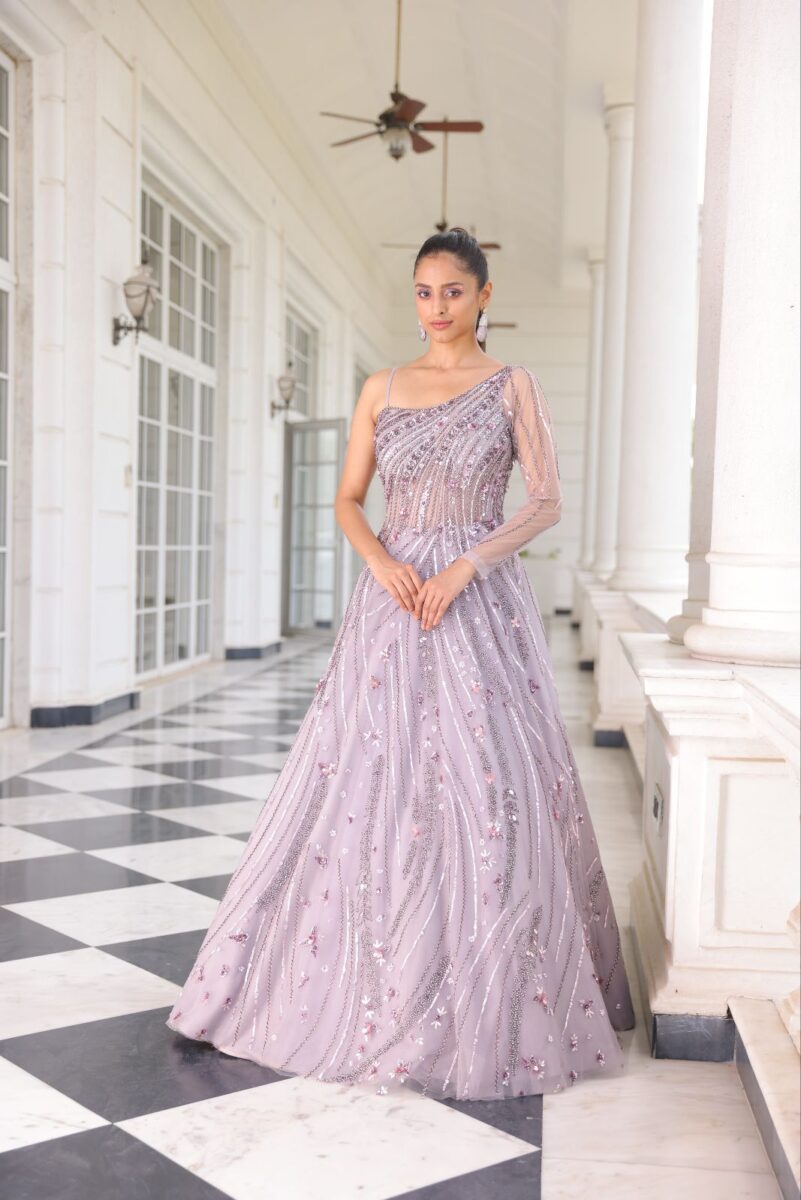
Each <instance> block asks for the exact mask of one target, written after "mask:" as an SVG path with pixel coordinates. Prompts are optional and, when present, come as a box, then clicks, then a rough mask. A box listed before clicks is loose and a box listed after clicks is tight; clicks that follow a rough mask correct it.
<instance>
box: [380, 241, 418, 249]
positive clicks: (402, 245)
mask: <svg viewBox="0 0 801 1200" xmlns="http://www.w3.org/2000/svg"><path fill="white" fill-rule="evenodd" d="M381 245H382V246H385V247H386V248H387V250H419V249H420V247H419V246H413V245H412V244H411V242H382V243H381Z"/></svg>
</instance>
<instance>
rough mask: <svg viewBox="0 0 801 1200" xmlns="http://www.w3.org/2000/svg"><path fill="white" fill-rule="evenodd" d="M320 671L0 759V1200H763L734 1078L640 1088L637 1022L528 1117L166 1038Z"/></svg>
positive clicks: (22, 739) (130, 718)
mask: <svg viewBox="0 0 801 1200" xmlns="http://www.w3.org/2000/svg"><path fill="white" fill-rule="evenodd" d="M571 639H572V635H571V634H570V632H569V630H568V628H567V622H566V621H557V622H555V623H554V631H553V639H552V643H553V652H554V659H555V662H556V664H557V669H558V671H559V684H560V694H561V697H562V703H563V708H564V712H565V717H566V719H567V721H568V724H569V728H570V731H571V736H572V738H573V743H574V746H575V749H576V755H577V758H578V760H579V767H580V769H581V771H582V775H583V777H584V781H585V785H586V787H587V792H588V797H589V799H590V803H591V805H593V816H594V821H595V824H596V828H597V830H598V834H599V839H600V841H601V846H602V852H603V854H604V861H605V865H606V868H607V873H608V875H609V877H610V880H611V881H612V884H613V887H614V898H615V903H616V907H617V912H618V918H619V920H620V923H621V926H624V925H627V920H628V890H627V889H628V882H629V880H630V879H631V877H632V875H633V873H634V872H635V871H636V870H637V863H638V858H639V853H640V837H639V827H640V819H639V799H638V796H637V789H636V786H635V783H634V777H633V773H632V771H631V767H630V763H629V761H628V757H627V752H625V751H616V750H596V749H594V748H593V747H592V746H591V744H590V739H589V736H588V725H587V717H588V712H589V700H590V692H589V688H590V682H589V680H588V679H587V677H586V676H584V675H582V674H580V673H579V672H578V671H577V669H576V667H575V652H574V649H573V647H572V641H571ZM329 654H330V643H328V642H322V643H321V642H319V641H315V640H314V639H309V640H306V641H298V642H293V643H289V650H288V652H287V653H286V654H283V655H281V656H280V657H279V658H278V659H276V661H275V662H273V663H270V664H268V665H265V664H264V663H252V662H251V663H241V662H240V663H225V664H216V665H215V666H213V667H210V668H209V669H208V670H206V671H196V672H193V673H192V674H191V675H190V676H187V677H185V678H184V679H183V680H180V681H177V682H175V683H173V684H169V685H164V686H161V687H157V688H152V689H147V690H146V691H145V693H144V694H143V702H142V707H141V709H140V710H139V711H138V712H136V713H128V714H125V715H124V716H120V717H116V718H112V719H111V720H109V721H107V722H105V723H104V724H103V726H102V727H95V728H93V729H92V728H86V727H84V728H82V729H80V730H76V729H72V730H62V731H50V732H45V731H21V732H20V731H11V732H9V734H7V735H0V778H2V779H3V782H2V783H0V1097H1V1098H2V1100H1V1101H0V1194H2V1196H3V1200H145V1198H147V1200H162V1198H164V1200H167V1198H169V1200H212V1198H213V1197H216V1198H221V1200H224V1198H226V1197H227V1198H230V1200H257V1198H258V1200H273V1197H275V1198H276V1200H278V1198H280V1200H356V1198H357V1197H358V1200H390V1198H392V1197H396V1196H404V1197H406V1198H407V1200H423V1198H425V1200H457V1198H458V1200H523V1198H525V1200H537V1198H538V1197H540V1196H544V1197H545V1198H546V1200H559V1198H562V1197H575V1198H577V1200H578V1198H583V1197H585V1196H587V1195H590V1194H595V1193H596V1191H597V1192H598V1193H600V1192H601V1191H602V1190H603V1191H604V1192H605V1193H606V1194H607V1195H609V1196H610V1197H614V1198H615V1200H618V1198H623V1197H640V1196H643V1195H646V1194H647V1195H648V1196H649V1198H650V1200H660V1198H661V1197H668V1196H670V1197H674V1196H678V1195H681V1196H682V1197H687V1198H688V1200H692V1198H693V1197H702V1196H703V1198H704V1200H717V1198H718V1197H720V1198H721V1200H722V1197H724V1196H725V1197H727V1200H733V1198H752V1197H753V1198H754V1200H763V1198H766V1200H767V1198H770V1200H775V1198H776V1197H777V1196H778V1194H779V1193H778V1190H777V1187H776V1183H775V1180H774V1178H773V1176H772V1174H771V1172H770V1166H769V1164H768V1161H767V1157H766V1156H765V1154H764V1150H763V1148H762V1145H761V1142H760V1141H759V1137H758V1134H757V1132H756V1127H755V1126H754V1123H753V1120H752V1117H751V1113H750V1110H749V1108H748V1105H747V1103H746V1101H745V1097H744V1095H743V1093H742V1089H741V1087H740V1085H739V1081H738V1079H737V1076H736V1072H735V1070H734V1067H733V1065H732V1064H707V1063H671V1062H664V1061H662V1062H655V1061H654V1060H652V1059H650V1058H649V1055H648V1047H647V1040H646V1037H645V1030H644V1027H643V1022H642V1020H641V1019H640V1021H639V1025H638V1028H637V1029H635V1030H633V1031H630V1032H628V1033H626V1034H623V1035H622V1038H623V1043H624V1046H625V1047H626V1052H627V1061H628V1064H629V1068H630V1070H629V1073H628V1074H627V1075H626V1076H624V1077H620V1078H618V1079H614V1080H601V1079H599V1080H598V1081H589V1080H587V1081H585V1082H584V1083H583V1084H582V1085H581V1087H580V1088H579V1087H577V1088H575V1089H571V1091H570V1092H569V1093H560V1094H557V1095H554V1096H548V1097H545V1099H544V1101H543V1098H542V1097H525V1098H514V1099H509V1100H506V1101H502V1102H498V1103H485V1104H482V1103H477V1102H474V1103H460V1102H458V1101H437V1100H433V1099H429V1098H427V1097H421V1096H420V1095H419V1094H417V1093H414V1092H409V1093H407V1094H405V1095H404V1096H402V1097H401V1098H400V1099H399V1100H396V1101H394V1102H393V1104H392V1105H391V1106H387V1105H380V1104H377V1103H376V1101H375V1096H374V1095H373V1092H372V1090H371V1089H365V1090H364V1091H363V1092H361V1091H360V1090H359V1089H355V1088H354V1089H351V1088H342V1089H340V1088H338V1087H336V1086H334V1085H332V1084H324V1083H320V1082H317V1081H314V1080H304V1079H300V1078H284V1077H278V1076H275V1075H274V1074H273V1073H272V1072H271V1071H269V1070H267V1069H265V1068H261V1067H259V1066H257V1065H256V1064H254V1063H250V1062H247V1061H245V1060H241V1059H233V1058H229V1057H226V1056H224V1055H221V1054H220V1053H219V1052H218V1051H216V1050H214V1049H213V1048H211V1047H209V1046H204V1045H203V1044H201V1043H197V1042H190V1041H187V1040H186V1039H184V1038H181V1037H179V1036H178V1035H176V1034H174V1033H172V1031H170V1030H169V1029H167V1027H166V1025H165V1023H164V1022H165V1018H166V1016H167V1013H168V1012H169V1009H170V1008H171V1006H172V1004H173V1002H174V999H175V997H176V995H177V991H178V988H179V987H180V985H181V984H182V983H183V981H184V979H185V978H186V975H187V974H188V972H189V969H190V967H191V965H192V963H193V961H194V957H195V955H196V953H197V949H198V947H199V945H200V942H201V940H202V937H203V934H204V932H205V930H206V928H207V926H208V924H209V922H210V920H211V918H212V916H213V914H214V912H215V909H216V906H217V901H218V900H219V898H220V897H221V896H222V893H223V891H224V889H225V885H226V882H227V880H228V877H229V875H230V873H231V871H232V870H233V868H234V866H235V865H236V863H237V861H238V858H239V856H240V854H241V851H242V843H243V842H244V841H245V840H246V839H247V837H248V834H249V832H250V830H251V828H252V826H253V824H254V822H255V820H256V816H257V814H258V812H259V811H260V809H261V807H262V805H263V803H264V800H265V798H266V796H267V794H268V793H269V790H270V788H271V786H272V782H273V781H274V779H275V776H276V774H277V773H278V771H279V770H280V767H281V764H282V763H283V761H284V759H285V756H286V753H287V750H288V748H289V746H290V745H291V742H292V738H293V735H294V733H295V730H296V729H297V726H298V724H299V723H300V721H301V719H302V717H303V715H304V713H305V712H306V709H307V707H308V704H309V703H310V701H311V696H312V693H313V689H314V684H315V682H316V681H317V679H318V678H319V677H320V675H321V674H322V673H323V671H324V669H325V666H326V663H327V661H328V657H329ZM625 948H626V951H627V955H626V957H627V966H628V968H629V974H630V978H631V980H632V986H633V988H635V985H636V980H635V974H636V973H635V969H634V963H633V961H632V960H631V953H630V942H629V941H628V940H627V942H626V947H625ZM639 1012H641V1009H640V1010H639ZM543 1114H544V1128H543Z"/></svg>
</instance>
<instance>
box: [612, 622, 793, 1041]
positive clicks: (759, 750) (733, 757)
mask: <svg viewBox="0 0 801 1200" xmlns="http://www.w3.org/2000/svg"><path fill="white" fill-rule="evenodd" d="M621 644H622V646H623V649H624V652H625V654H626V657H627V658H628V661H629V663H630V665H631V667H632V669H633V670H634V671H635V673H636V674H637V676H638V678H639V679H640V681H641V683H642V686H643V690H644V695H645V698H646V702H647V709H646V730H645V736H646V747H645V769H644V784H643V799H644V803H643V846H644V857H643V867H642V870H641V872H640V874H639V875H638V876H637V878H636V879H635V880H634V881H633V882H632V884H631V888H630V895H631V925H632V929H633V931H634V936H635V946H636V952H637V968H638V972H639V973H640V976H641V983H642V989H641V990H642V996H643V1004H644V1006H645V1008H646V1012H647V1014H648V1024H649V1028H650V1029H651V1032H652V1047H653V1050H654V1053H655V1054H657V1055H658V1056H667V1057H674V1056H680V1057H705V1058H706V1057H709V1058H712V1059H714V1060H716V1061H719V1056H720V1055H724V1056H726V1057H731V1054H732V1053H733V1042H732V1027H731V1024H730V1023H729V1024H727V1022H728V1021H729V1019H730V1001H731V1000H732V998H733V997H749V998H751V999H753V1000H766V1001H770V1002H772V1003H773V1002H775V1001H777V1000H778V999H779V998H781V997H785V996H787V994H788V993H789V992H791V990H792V988H793V987H794V986H795V985H796V983H797V976H798V962H797V960H798V953H797V949H796V947H795V944H794V937H793V934H792V929H791V928H790V927H789V926H788V921H787V913H788V912H789V911H790V910H791V909H792V907H793V905H794V903H795V902H796V900H797V897H798V892H799V886H800V881H799V866H798V858H797V854H796V852H795V849H796V845H797V835H798V818H799V802H798V794H797V788H796V780H795V778H794V772H793V769H792V767H791V766H790V764H789V761H788V758H787V755H786V754H785V753H784V752H783V747H785V746H787V747H789V746H790V744H791V738H790V737H789V736H788V729H789V727H790V725H794V728H795V730H796V733H797V730H798V710H797V705H795V700H794V694H793V695H791V692H792V689H791V688H790V686H789V681H788V677H787V674H786V673H785V672H784V671H783V670H781V671H776V672H770V673H768V672H764V671H762V672H758V673H757V672H755V671H753V669H750V668H742V670H741V671H738V669H737V668H735V667H732V666H728V665H726V664H724V663H717V664H706V663H702V662H699V661H698V660H697V659H694V658H692V657H691V656H690V655H689V654H688V653H687V652H686V651H684V650H683V649H682V648H681V647H678V646H674V645H672V644H671V643H670V642H669V641H668V639H667V637H658V636H656V637H655V636H654V635H648V634H643V633H640V634H634V633H624V634H623V635H622V636H621ZM776 675H778V676H779V677H780V686H779V687H778V689H777V688H776V686H775V685H776V680H775V678H774V677H775V676H776ZM794 705H795V707H794ZM774 738H775V740H774ZM769 739H770V740H769ZM790 925H792V922H790ZM774 1007H775V1004H774ZM706 1040H708V1041H709V1042H710V1046H709V1049H708V1051H707V1050H704V1049H703V1043H704V1041H706ZM788 1043H789V1045H790V1046H792V1041H791V1039H790V1037H789V1036H788Z"/></svg>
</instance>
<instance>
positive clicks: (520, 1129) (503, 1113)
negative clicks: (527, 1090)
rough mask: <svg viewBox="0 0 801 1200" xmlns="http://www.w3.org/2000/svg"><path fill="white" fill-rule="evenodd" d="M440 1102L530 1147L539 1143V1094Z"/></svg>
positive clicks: (540, 1122) (540, 1114)
mask: <svg viewBox="0 0 801 1200" xmlns="http://www.w3.org/2000/svg"><path fill="white" fill-rule="evenodd" d="M439 1103H440V1104H445V1105H447V1107H448V1108H454V1109H456V1111H457V1112H461V1113H464V1114H465V1116H467V1117H473V1118H474V1119H475V1120H477V1121H483V1122H484V1123H485V1124H486V1125H491V1126H492V1127H493V1129H501V1130H503V1132H504V1133H511V1134H512V1135H513V1136H514V1137H516V1138H520V1139H521V1140H522V1141H524V1142H530V1143H531V1144H532V1146H537V1147H539V1146H541V1145H542V1096H509V1097H507V1098H506V1099H504V1100H440V1101H439Z"/></svg>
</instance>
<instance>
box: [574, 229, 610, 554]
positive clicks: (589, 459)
mask: <svg viewBox="0 0 801 1200" xmlns="http://www.w3.org/2000/svg"><path fill="white" fill-rule="evenodd" d="M587 269H588V271H589V273H590V287H591V300H590V353H589V365H588V372H587V417H586V425H585V432H584V496H583V503H582V522H581V554H580V557H579V564H580V566H581V568H582V570H585V571H589V570H590V569H591V567H592V563H593V559H594V558H595V524H596V522H595V504H596V497H597V492H598V482H597V481H598V438H599V433H600V425H601V367H602V363H603V358H602V350H603V330H604V257H603V251H602V250H600V249H596V250H590V251H589V252H588V254H587Z"/></svg>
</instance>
